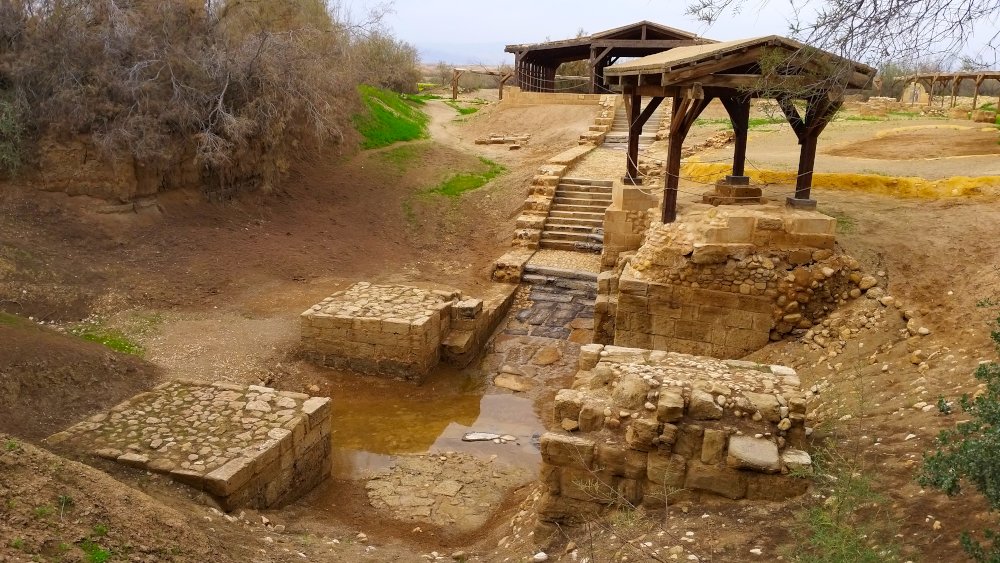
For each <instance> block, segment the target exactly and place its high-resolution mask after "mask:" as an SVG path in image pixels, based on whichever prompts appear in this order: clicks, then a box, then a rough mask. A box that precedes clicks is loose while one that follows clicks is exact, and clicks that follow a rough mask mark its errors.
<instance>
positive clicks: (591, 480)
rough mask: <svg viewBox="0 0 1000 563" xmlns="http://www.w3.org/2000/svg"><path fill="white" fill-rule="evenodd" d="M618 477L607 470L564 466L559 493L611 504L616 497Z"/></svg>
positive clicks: (560, 475) (572, 497)
mask: <svg viewBox="0 0 1000 563" xmlns="http://www.w3.org/2000/svg"><path fill="white" fill-rule="evenodd" d="M615 484H616V478H615V477H614V476H612V475H611V474H610V473H607V472H605V471H589V470H586V469H571V468H563V469H562V471H560V472H559V494H560V495H561V496H563V497H568V498H571V499H576V500H583V501H587V502H596V503H600V504H611V503H613V502H615V501H616V500H617V498H616V496H617V495H616V487H615Z"/></svg>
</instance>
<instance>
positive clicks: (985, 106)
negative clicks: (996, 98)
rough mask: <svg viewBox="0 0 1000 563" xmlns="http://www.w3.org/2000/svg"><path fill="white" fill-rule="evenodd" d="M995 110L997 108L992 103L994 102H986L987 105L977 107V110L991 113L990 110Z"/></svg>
mask: <svg viewBox="0 0 1000 563" xmlns="http://www.w3.org/2000/svg"><path fill="white" fill-rule="evenodd" d="M996 108H997V105H996V103H994V102H987V103H985V104H983V105H981V106H979V108H977V109H981V110H986V111H992V110H995V109H996Z"/></svg>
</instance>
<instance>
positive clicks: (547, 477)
mask: <svg viewBox="0 0 1000 563" xmlns="http://www.w3.org/2000/svg"><path fill="white" fill-rule="evenodd" d="M554 416H555V422H556V423H557V424H559V425H560V426H561V427H562V428H563V429H564V431H562V432H549V433H547V434H545V435H543V436H542V438H541V450H542V462H543V466H542V471H541V480H542V482H543V484H544V487H545V494H544V496H543V497H542V499H541V501H540V502H539V504H538V506H537V507H536V508H537V512H538V519H539V529H538V530H537V531H536V534H537V535H539V536H544V535H547V533H548V532H550V531H551V530H550V528H551V527H552V526H553V525H555V524H559V525H565V524H574V523H579V522H582V521H584V520H586V519H587V518H588V517H591V516H593V515H596V514H597V513H598V512H599V511H600V510H601V509H602V508H603V507H605V506H608V505H619V506H622V505H624V506H628V505H632V506H640V505H641V506H645V507H647V508H649V509H657V508H664V507H665V506H666V505H667V504H668V503H673V502H677V501H679V500H691V501H697V500H699V499H700V498H701V497H702V496H704V495H713V496H719V497H724V498H728V499H733V500H735V499H743V498H747V499H761V500H780V499H784V498H788V497H791V496H795V495H798V494H801V493H803V492H804V491H805V490H806V489H807V487H808V481H806V480H804V479H798V478H796V477H794V476H792V475H789V473H792V472H801V471H806V472H807V471H811V464H812V462H811V459H810V456H809V454H808V453H806V452H805V451H803V450H802V449H801V448H802V447H804V444H805V438H806V435H807V433H808V431H807V429H806V426H805V421H806V398H805V395H804V394H803V393H802V391H801V390H800V383H799V378H798V376H797V375H796V374H795V371H794V370H792V369H790V368H786V367H782V366H767V365H757V364H753V363H750V362H743V361H737V360H725V361H723V360H716V359H713V358H705V357H696V356H689V355H684V354H677V353H672V352H663V351H650V350H641V349H634V348H621V347H617V346H602V345H598V344H592V345H587V346H584V347H583V348H582V350H581V354H580V371H579V372H578V373H577V375H576V379H575V381H574V383H573V387H572V388H571V389H563V390H561V391H559V393H558V394H557V395H556V399H555V407H554Z"/></svg>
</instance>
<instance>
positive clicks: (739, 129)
mask: <svg viewBox="0 0 1000 563" xmlns="http://www.w3.org/2000/svg"><path fill="white" fill-rule="evenodd" d="M721 101H722V105H724V106H725V107H726V112H727V113H728V114H729V121H731V122H732V124H733V132H734V133H736V143H735V146H734V147H733V174H732V175H733V176H743V175H744V172H745V171H746V161H747V136H748V135H749V133H750V98H721Z"/></svg>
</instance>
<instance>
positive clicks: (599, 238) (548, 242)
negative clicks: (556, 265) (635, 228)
mask: <svg viewBox="0 0 1000 563" xmlns="http://www.w3.org/2000/svg"><path fill="white" fill-rule="evenodd" d="M611 186H612V181H611V180H590V179H586V178H563V179H562V180H561V181H560V182H559V185H558V186H556V194H555V199H553V200H552V207H551V208H549V215H548V218H547V219H546V220H545V227H544V229H543V230H542V238H541V240H540V241H539V243H538V246H539V247H540V248H549V249H554V250H574V251H578V252H600V251H601V249H602V248H603V247H604V212H605V211H606V210H607V209H608V206H610V205H611Z"/></svg>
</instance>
